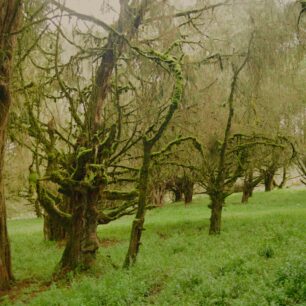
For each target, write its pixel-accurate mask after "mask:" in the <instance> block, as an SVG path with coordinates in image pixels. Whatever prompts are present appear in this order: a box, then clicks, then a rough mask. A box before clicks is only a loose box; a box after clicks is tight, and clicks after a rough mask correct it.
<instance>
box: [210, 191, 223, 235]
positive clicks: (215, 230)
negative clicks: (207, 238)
mask: <svg viewBox="0 0 306 306" xmlns="http://www.w3.org/2000/svg"><path fill="white" fill-rule="evenodd" d="M210 199H211V216H210V227H209V234H210V235H219V234H220V232H221V216H222V208H223V205H224V199H223V198H222V197H220V198H218V197H213V196H210Z"/></svg>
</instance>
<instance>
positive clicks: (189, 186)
mask: <svg viewBox="0 0 306 306" xmlns="http://www.w3.org/2000/svg"><path fill="white" fill-rule="evenodd" d="M193 185H194V184H193V182H191V181H190V180H187V181H186V182H185V183H184V191H183V192H184V201H185V205H186V204H189V203H191V202H192V197H193Z"/></svg>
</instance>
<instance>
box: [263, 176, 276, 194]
mask: <svg viewBox="0 0 306 306" xmlns="http://www.w3.org/2000/svg"><path fill="white" fill-rule="evenodd" d="M274 174H275V172H274V171H266V172H265V175H264V184H265V191H266V192H269V191H271V190H273V188H274Z"/></svg>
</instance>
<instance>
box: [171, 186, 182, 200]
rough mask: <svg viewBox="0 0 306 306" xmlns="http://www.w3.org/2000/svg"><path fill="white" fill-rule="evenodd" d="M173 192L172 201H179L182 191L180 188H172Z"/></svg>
mask: <svg viewBox="0 0 306 306" xmlns="http://www.w3.org/2000/svg"><path fill="white" fill-rule="evenodd" d="M172 191H173V193H174V202H180V201H182V200H183V193H182V191H181V190H180V189H172Z"/></svg>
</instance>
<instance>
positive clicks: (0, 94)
mask: <svg viewBox="0 0 306 306" xmlns="http://www.w3.org/2000/svg"><path fill="white" fill-rule="evenodd" d="M22 2H23V1H20V0H12V1H11V0H9V1H2V2H1V4H0V51H1V56H0V106H1V109H0V290H3V289H8V288H9V287H10V283H11V281H12V280H13V274H12V268H11V254H10V244H9V239H8V234H7V225H6V207H5V197H4V182H3V163H4V153H5V144H6V128H7V123H8V114H9V109H10V107H11V104H12V95H11V88H10V86H11V77H12V64H13V63H12V62H13V53H14V49H15V46H16V36H15V35H13V33H14V32H17V31H18V29H19V26H20V19H21V10H22Z"/></svg>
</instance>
